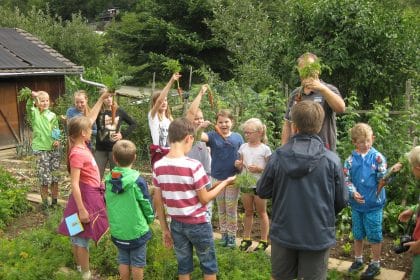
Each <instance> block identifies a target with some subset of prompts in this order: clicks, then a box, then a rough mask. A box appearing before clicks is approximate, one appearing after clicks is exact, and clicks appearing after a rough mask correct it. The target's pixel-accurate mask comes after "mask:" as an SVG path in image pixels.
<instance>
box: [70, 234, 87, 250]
mask: <svg viewBox="0 0 420 280" xmlns="http://www.w3.org/2000/svg"><path fill="white" fill-rule="evenodd" d="M70 240H71V244H73V245H76V246H79V247H83V248H86V249H87V250H88V251H89V238H83V237H78V236H77V235H76V236H70Z"/></svg>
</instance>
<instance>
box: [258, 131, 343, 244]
mask: <svg viewBox="0 0 420 280" xmlns="http://www.w3.org/2000/svg"><path fill="white" fill-rule="evenodd" d="M257 194H258V195H259V196H260V197H261V198H272V221H271V226H270V239H271V241H272V242H274V243H276V244H278V245H280V246H283V247H286V248H290V249H295V250H324V249H327V248H329V247H331V246H334V244H335V216H336V214H338V213H339V212H340V211H341V210H342V209H343V208H344V207H346V206H347V201H348V192H347V188H346V187H345V185H344V175H343V170H342V165H341V162H340V158H339V157H338V156H337V155H336V154H335V153H333V152H331V151H329V150H327V149H326V148H325V147H324V145H323V143H322V140H321V138H319V136H316V135H302V134H298V135H295V136H294V137H292V138H291V139H290V141H289V142H288V143H287V144H285V145H284V146H282V147H280V148H278V149H277V150H276V151H275V153H273V154H272V156H271V158H270V160H269V162H268V164H267V166H266V168H265V170H264V172H263V174H262V176H261V178H260V180H259V181H258V183H257Z"/></svg>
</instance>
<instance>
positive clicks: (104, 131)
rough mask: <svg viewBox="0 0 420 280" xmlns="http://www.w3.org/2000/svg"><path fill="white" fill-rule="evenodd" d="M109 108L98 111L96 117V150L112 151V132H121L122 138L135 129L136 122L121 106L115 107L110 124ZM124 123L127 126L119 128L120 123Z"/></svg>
mask: <svg viewBox="0 0 420 280" xmlns="http://www.w3.org/2000/svg"><path fill="white" fill-rule="evenodd" d="M111 119H112V113H111V110H105V111H102V112H100V113H99V116H98V118H97V119H96V126H97V128H98V132H97V134H96V150H98V151H109V152H110V151H112V147H114V144H115V142H114V141H112V140H111V139H112V138H111V136H112V133H115V132H121V134H122V137H123V139H127V137H128V136H129V135H130V134H131V132H133V131H134V129H136V127H137V124H136V122H135V121H134V120H133V119H132V118H131V117H130V116H129V115H128V114H127V113H126V112H125V111H124V110H123V109H121V108H117V111H116V112H115V123H114V124H112V120H111ZM124 122H125V123H126V124H127V125H128V127H127V128H126V129H124V130H121V125H122V124H123V123H124Z"/></svg>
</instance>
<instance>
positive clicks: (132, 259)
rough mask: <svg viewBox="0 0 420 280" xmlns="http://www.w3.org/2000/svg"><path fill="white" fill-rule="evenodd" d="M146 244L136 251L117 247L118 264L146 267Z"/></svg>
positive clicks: (135, 249)
mask: <svg viewBox="0 0 420 280" xmlns="http://www.w3.org/2000/svg"><path fill="white" fill-rule="evenodd" d="M146 244H147V243H146ZM146 244H143V246H140V247H137V248H134V249H121V248H118V247H117V248H118V263H119V264H125V265H129V266H134V267H144V266H145V265H146V250H147V248H146Z"/></svg>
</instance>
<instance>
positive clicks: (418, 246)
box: [404, 240, 420, 255]
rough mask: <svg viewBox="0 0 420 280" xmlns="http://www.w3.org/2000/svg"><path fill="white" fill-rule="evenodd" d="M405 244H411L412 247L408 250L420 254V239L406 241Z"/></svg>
mask: <svg viewBox="0 0 420 280" xmlns="http://www.w3.org/2000/svg"><path fill="white" fill-rule="evenodd" d="M404 246H410V249H408V251H407V252H409V253H411V254H413V255H419V254H420V240H416V241H411V242H407V243H404Z"/></svg>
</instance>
